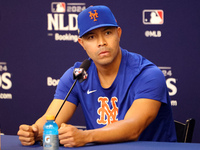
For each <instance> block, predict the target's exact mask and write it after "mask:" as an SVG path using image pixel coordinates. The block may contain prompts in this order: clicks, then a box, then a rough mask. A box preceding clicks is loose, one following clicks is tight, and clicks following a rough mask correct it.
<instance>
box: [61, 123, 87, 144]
mask: <svg viewBox="0 0 200 150" xmlns="http://www.w3.org/2000/svg"><path fill="white" fill-rule="evenodd" d="M58 132H59V140H60V144H63V145H64V147H79V146H84V145H85V144H87V143H88V142H87V134H86V132H85V131H82V130H79V129H77V128H76V127H74V126H72V125H67V124H65V123H62V124H61V127H60V129H59V130H58Z"/></svg>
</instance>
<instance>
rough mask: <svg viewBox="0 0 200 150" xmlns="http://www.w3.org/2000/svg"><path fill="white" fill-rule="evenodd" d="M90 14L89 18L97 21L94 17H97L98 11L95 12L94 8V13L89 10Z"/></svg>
mask: <svg viewBox="0 0 200 150" xmlns="http://www.w3.org/2000/svg"><path fill="white" fill-rule="evenodd" d="M89 14H90V19H94V21H97V19H96V18H98V17H99V16H98V13H97V10H94V13H92V12H91V11H90V12H89Z"/></svg>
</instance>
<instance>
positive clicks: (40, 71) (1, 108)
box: [0, 0, 200, 142]
mask: <svg viewBox="0 0 200 150" xmlns="http://www.w3.org/2000/svg"><path fill="white" fill-rule="evenodd" d="M90 5H107V6H108V7H110V9H111V10H112V11H113V13H114V14H115V17H116V19H117V22H118V24H119V26H120V27H121V28H122V31H123V32H122V38H121V41H120V44H121V47H123V48H125V49H127V50H129V51H131V52H135V53H139V54H141V55H143V56H144V57H146V58H148V59H149V60H151V61H152V62H154V63H155V64H156V65H157V66H159V68H160V69H161V70H162V72H163V74H164V75H165V77H166V84H167V87H168V89H169V94H170V97H171V105H172V109H173V115H174V119H176V120H179V121H182V122H184V121H185V120H186V119H187V118H189V117H192V118H195V119H196V127H195V130H194V137H193V142H200V130H199V128H200V120H199V118H200V114H199V109H200V96H199V93H200V88H199V85H200V80H199V74H200V59H199V57H200V52H199V51H200V9H199V8H200V1H199V0H151V1H149V0H112V1H111V0H109V1H108V0H93V1H91V0H34V1H32V0H15V1H13V0H1V2H0V125H1V131H2V132H3V133H4V134H10V135H12V134H16V133H17V131H18V126H19V125H20V124H23V123H26V124H33V123H34V121H35V120H36V119H37V118H39V117H40V116H41V115H42V114H43V113H45V111H46V109H47V107H48V105H49V104H50V102H51V101H52V99H53V96H54V92H55V89H56V86H57V84H58V82H59V78H60V77H61V76H62V74H63V73H64V72H65V71H66V70H67V69H68V68H69V67H70V66H72V65H73V64H74V63H75V62H76V61H83V60H84V59H86V58H88V56H87V55H86V53H85V51H84V50H83V49H82V47H81V46H80V45H79V44H78V42H77V39H78V32H77V30H78V28H77V16H78V14H79V13H80V12H81V11H82V10H84V9H85V8H86V7H88V6H90ZM70 123H71V124H73V125H80V126H84V125H85V121H84V116H83V114H82V110H81V107H78V110H77V111H76V113H75V115H74V117H73V118H72V119H71V120H70Z"/></svg>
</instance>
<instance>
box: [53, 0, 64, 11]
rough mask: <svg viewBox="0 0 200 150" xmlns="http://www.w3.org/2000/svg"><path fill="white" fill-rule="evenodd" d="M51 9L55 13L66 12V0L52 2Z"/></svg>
mask: <svg viewBox="0 0 200 150" xmlns="http://www.w3.org/2000/svg"><path fill="white" fill-rule="evenodd" d="M51 11H52V12H53V13H64V12H66V4H65V2H52V3H51Z"/></svg>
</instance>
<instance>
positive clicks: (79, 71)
mask: <svg viewBox="0 0 200 150" xmlns="http://www.w3.org/2000/svg"><path fill="white" fill-rule="evenodd" d="M90 64H91V62H90V61H89V60H88V59H86V60H84V61H83V63H82V64H81V65H80V67H79V68H75V69H74V71H73V78H74V79H75V81H74V83H73V85H72V86H71V88H70V90H69V92H68V93H67V95H66V97H65V99H64V102H63V104H62V106H61V107H60V109H59V110H58V112H57V114H56V116H55V120H56V118H57V116H58V114H59V113H60V111H61V109H62V107H63V105H64V104H65V102H66V100H67V98H68V97H69V94H70V93H71V91H72V89H73V88H74V86H75V84H76V82H77V80H78V81H79V82H80V83H81V82H83V81H84V80H86V79H87V77H88V74H87V72H86V71H87V70H88V68H89V67H90Z"/></svg>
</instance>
